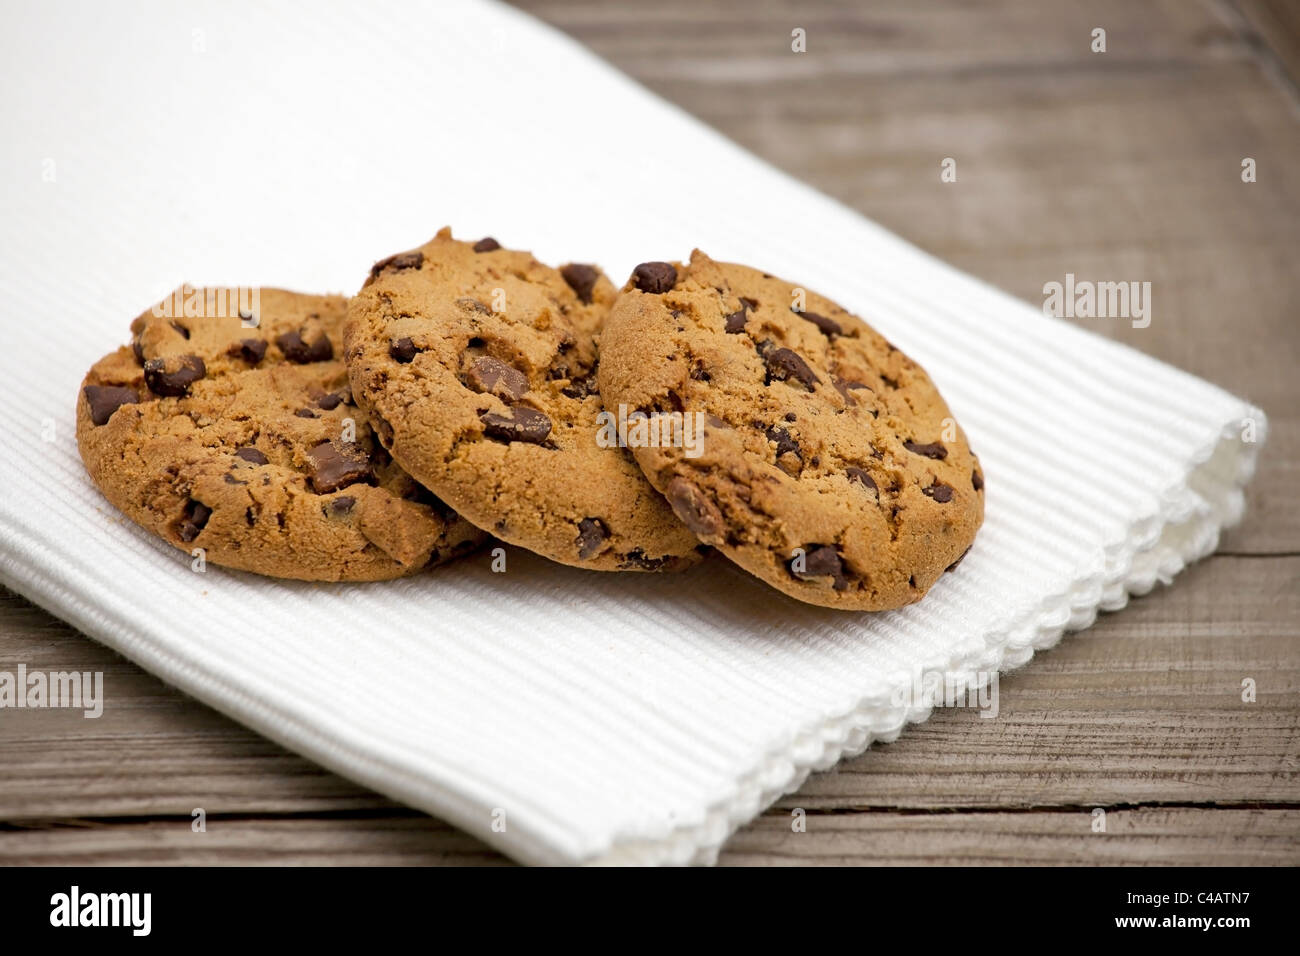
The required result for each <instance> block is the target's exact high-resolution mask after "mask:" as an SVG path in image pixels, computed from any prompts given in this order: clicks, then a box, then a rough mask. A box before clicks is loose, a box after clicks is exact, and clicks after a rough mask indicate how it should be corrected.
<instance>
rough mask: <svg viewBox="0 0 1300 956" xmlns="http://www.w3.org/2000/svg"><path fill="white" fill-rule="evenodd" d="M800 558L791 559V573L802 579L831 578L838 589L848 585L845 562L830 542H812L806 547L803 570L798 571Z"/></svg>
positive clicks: (840, 589)
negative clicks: (797, 564) (797, 565)
mask: <svg viewBox="0 0 1300 956" xmlns="http://www.w3.org/2000/svg"><path fill="white" fill-rule="evenodd" d="M798 560H799V559H798V558H793V559H792V560H791V561H790V564H789V568H790V573H791V574H792V575H793V576H794V577H796V578H798V579H799V580H800V581H815V580H817V579H818V578H831V579H832V586H833V587H834V588H835V590H837V591H843V590H844V589H845V588H846V587H848V579H847V578H845V576H844V562H843V561H842V560H841V559H840V555H839V552H838V551H836V550H835V549H834V548H833V547H832V546H831V545H829V544H810V545H808V546H807V547H805V548H804V556H803V570H802V571H796V570H795V563H796V562H797V561H798Z"/></svg>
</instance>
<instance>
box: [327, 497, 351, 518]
mask: <svg viewBox="0 0 1300 956" xmlns="http://www.w3.org/2000/svg"><path fill="white" fill-rule="evenodd" d="M356 503H357V499H356V498H353V497H352V496H351V495H339V496H338V497H337V498H335V499H334V500H333V501H331V502H330V511H332V512H333V513H334V514H336V515H345V514H347V513H348V512H349V511H351V510H352V506H353V505H355V504H356Z"/></svg>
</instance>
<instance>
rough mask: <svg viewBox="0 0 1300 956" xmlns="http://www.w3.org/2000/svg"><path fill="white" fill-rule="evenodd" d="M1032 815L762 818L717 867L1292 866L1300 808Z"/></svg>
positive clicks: (1298, 857) (1297, 851) (1299, 856)
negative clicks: (1100, 827) (1099, 823)
mask: <svg viewBox="0 0 1300 956" xmlns="http://www.w3.org/2000/svg"><path fill="white" fill-rule="evenodd" d="M1105 821H1106V832H1105V833H1094V832H1092V829H1091V827H1092V822H1093V816H1092V812H1091V808H1081V809H1079V810H1075V811H1072V812H1059V811H1046V812H1031V813H1006V812H992V813H919V814H901V813H888V812H885V813H848V814H842V813H837V814H826V815H820V814H810V815H809V816H808V817H807V819H806V824H807V831H806V832H804V833H795V832H793V831H792V829H791V823H792V817H791V815H790V813H788V812H786V813H781V814H777V813H775V812H770V813H767V814H764V815H763V816H762V817H761V818H760V819H759V820H757V821H755V823H754V824H753V825H752V826H750V827H747V828H746V829H745V830H742V831H741V832H740V833H738V834H736V836H734V837H733V838H732V839H731V841H730V842H729V843H728V844H727V846H726V847H725V849H724V850H723V852H722V854H721V856H720V858H719V861H718V862H719V863H721V864H723V865H727V866H744V865H765V866H771V865H781V864H787V865H790V864H793V865H799V866H806V865H810V864H819V865H839V866H844V865H849V866H864V865H894V866H900V865H940V864H943V865H949V864H964V865H998V866H1005V865H1012V864H1018V865H1032V866H1045V865H1081V866H1087V865H1105V866H1117V865H1130V866H1153V865H1179V866H1202V865H1215V866H1244V865H1262V864H1272V865H1295V864H1296V863H1297V862H1300V839H1298V838H1297V833H1300V810H1293V809H1283V810H1267V809H1255V808H1242V809H1206V808H1203V807H1178V808H1167V807H1150V808H1146V807H1142V808H1136V809H1128V810H1110V811H1108V812H1107V813H1106V817H1105Z"/></svg>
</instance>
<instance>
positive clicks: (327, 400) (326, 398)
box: [316, 392, 343, 412]
mask: <svg viewBox="0 0 1300 956" xmlns="http://www.w3.org/2000/svg"><path fill="white" fill-rule="evenodd" d="M342 404H343V396H342V395H340V394H339V393H338V392H330V393H329V394H328V395H322V396H321V397H320V398H318V399H316V407H317V408H323V409H325V411H327V412H332V411H334V409H336V408H338V407H339V406H340V405H342Z"/></svg>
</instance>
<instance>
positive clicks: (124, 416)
mask: <svg viewBox="0 0 1300 956" xmlns="http://www.w3.org/2000/svg"><path fill="white" fill-rule="evenodd" d="M208 291H209V290H204V289H199V290H197V295H193V294H190V295H187V294H185V293H182V294H181V295H180V296H177V295H175V294H174V295H173V296H172V297H169V300H168V304H169V305H180V304H181V303H182V302H183V301H185V300H186V299H188V300H189V301H190V302H191V303H192V304H196V303H197V304H196V305H195V308H192V309H190V310H188V311H189V312H190V313H193V312H195V311H199V312H202V313H204V314H202V315H194V314H189V315H186V314H185V311H186V310H183V309H177V308H172V309H171V310H170V312H171V314H170V315H157V314H155V310H153V309H151V310H149V311H146V312H145V313H144V314H142V315H141V316H139V317H138V318H137V319H136V320H135V321H134V322H133V323H132V324H131V331H132V335H133V341H132V344H131V345H130V346H123V347H122V348H119V349H118V350H117V351H115V352H113V353H111V354H109V355H107V356H105V357H104V358H103V359H101V360H100V361H99V362H97V363H95V365H94V367H93V368H91V370H90V372H89V374H87V376H86V379H85V381H84V382H83V385H82V388H81V390H80V392H79V393H78V396H77V443H78V446H79V447H80V449H81V457H82V460H83V461H84V462H85V465H86V469H87V470H88V471H89V473H90V476H91V478H92V479H93V480H94V482H95V484H96V485H98V486H99V488H100V490H101V491H103V493H104V496H105V497H106V498H108V500H109V501H111V502H112V503H113V504H114V505H115V506H116V507H117V508H118V509H119V510H121V511H122V512H123V513H124V514H126V515H127V516H128V517H129V518H131V520H133V521H135V522H136V523H137V524H139V525H140V526H141V527H143V528H146V529H147V530H149V531H152V532H153V533H155V534H157V535H158V536H159V537H161V538H163V539H164V540H165V541H167V542H168V543H170V544H172V545H174V546H175V547H177V548H180V549H182V550H184V551H192V550H193V549H195V548H202V549H204V552H205V559H206V560H207V561H211V562H213V563H214V564H220V565H225V566H227V567H232V568H239V569H241V570H245V571H255V572H258V573H260V574H268V575H274V576H276V577H284V578H296V579H300V580H309V581H368V580H382V579H386V578H395V577H400V576H402V575H406V574H410V573H413V572H415V571H418V570H420V569H421V568H423V567H426V566H428V565H430V564H437V563H440V562H442V561H445V560H447V559H449V558H451V557H454V556H456V555H458V554H462V553H464V552H466V551H469V550H472V549H473V548H474V547H476V546H477V545H478V544H480V543H481V542H482V541H483V540H484V538H485V536H484V535H483V534H482V533H481V532H480V531H478V529H476V528H474V527H473V526H472V525H470V524H469V523H468V522H466V521H465V520H464V519H462V518H460V517H458V516H457V515H456V514H455V513H454V512H452V511H451V509H449V508H447V507H446V506H445V505H444V504H443V503H442V502H440V501H438V500H437V499H436V498H434V497H433V496H432V495H431V494H429V493H428V492H427V491H425V490H424V489H423V488H421V487H420V486H419V485H417V484H416V483H415V481H414V480H412V479H411V478H410V477H409V476H408V475H407V474H406V473H405V472H403V471H402V470H401V469H400V468H399V467H398V466H397V465H395V464H394V463H393V462H392V460H391V459H390V458H389V456H388V455H387V453H386V452H384V450H383V449H382V448H380V447H378V445H377V444H376V443H375V442H374V441H373V436H372V433H371V431H370V428H369V425H368V424H367V422H366V419H365V416H364V415H361V414H359V412H358V410H357V409H356V407H355V406H354V405H353V404H352V398H351V393H350V389H349V387H348V380H347V372H346V370H345V369H344V367H343V362H342V361H341V360H340V359H339V358H338V357H337V356H341V354H342V327H343V319H344V315H345V311H346V301H345V300H344V299H343V298H342V297H341V296H314V295H299V294H296V293H291V292H283V291H280V290H275V289H263V290H260V293H259V297H260V302H259V306H258V309H257V315H256V316H255V318H254V317H252V316H251V315H250V313H249V312H248V311H246V312H245V314H246V315H250V318H249V322H253V321H256V323H257V324H256V326H255V327H246V325H245V323H244V322H242V321H241V320H240V318H239V312H238V310H237V309H235V308H234V306H233V305H232V303H235V302H237V301H238V293H237V292H236V291H235V290H221V293H222V298H221V299H220V300H218V299H216V297H215V296H209V295H208ZM212 291H213V292H216V290H212ZM172 316H175V317H172ZM349 422H351V423H352V424H351V425H349V424H348V423H349Z"/></svg>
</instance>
